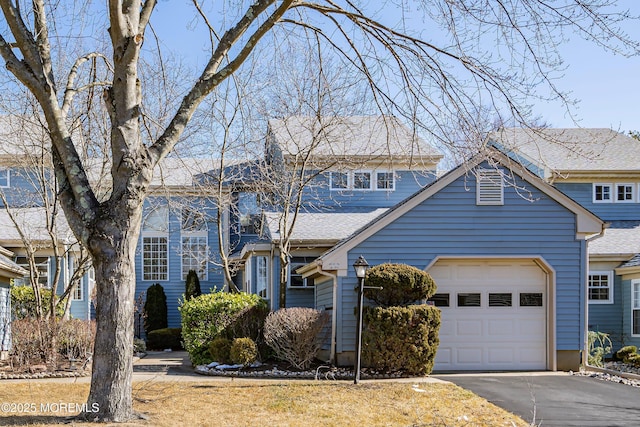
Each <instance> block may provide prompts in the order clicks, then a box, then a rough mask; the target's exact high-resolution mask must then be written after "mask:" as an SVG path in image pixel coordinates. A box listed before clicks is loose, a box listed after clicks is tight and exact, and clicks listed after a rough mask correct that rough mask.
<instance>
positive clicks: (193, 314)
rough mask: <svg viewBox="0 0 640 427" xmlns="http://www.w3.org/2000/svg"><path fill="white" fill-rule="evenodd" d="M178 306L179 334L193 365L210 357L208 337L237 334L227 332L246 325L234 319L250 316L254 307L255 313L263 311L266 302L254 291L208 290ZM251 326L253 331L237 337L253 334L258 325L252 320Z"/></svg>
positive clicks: (258, 327)
mask: <svg viewBox="0 0 640 427" xmlns="http://www.w3.org/2000/svg"><path fill="white" fill-rule="evenodd" d="M252 307H256V308H255V309H253V308H252ZM179 310H180V314H181V315H182V338H183V342H184V346H185V350H187V351H188V352H189V357H190V358H191V362H192V363H193V364H194V365H203V364H207V363H209V362H212V361H213V360H211V355H210V354H209V344H210V343H211V341H213V340H214V339H215V338H217V337H219V336H222V337H225V338H228V339H232V338H237V337H238V336H236V337H233V336H228V334H229V335H233V331H236V330H238V329H242V328H244V327H246V326H247V325H238V324H237V323H238V322H240V323H242V322H244V321H245V320H246V317H245V316H249V317H251V316H253V314H247V313H248V312H251V313H253V312H254V310H255V312H256V313H257V312H260V313H264V312H265V311H266V310H267V302H266V301H265V300H264V299H263V298H261V297H259V296H257V295H254V294H247V293H244V292H237V293H227V292H212V293H210V294H204V295H200V296H199V297H195V298H191V299H189V300H184V301H182V302H181V303H180V307H179ZM256 316H257V315H256ZM254 326H255V328H256V329H257V331H254V332H253V334H247V335H241V336H240V337H242V336H248V337H253V336H255V335H256V334H259V330H261V325H259V322H258V321H256V322H255V324H254Z"/></svg>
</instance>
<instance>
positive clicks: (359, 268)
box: [353, 255, 369, 384]
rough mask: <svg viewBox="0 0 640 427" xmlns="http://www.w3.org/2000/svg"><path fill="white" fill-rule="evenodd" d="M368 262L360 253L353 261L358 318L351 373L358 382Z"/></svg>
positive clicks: (355, 381)
mask: <svg viewBox="0 0 640 427" xmlns="http://www.w3.org/2000/svg"><path fill="white" fill-rule="evenodd" d="M368 268H369V263H368V262H367V260H366V259H364V257H363V256H362V255H360V257H359V258H358V259H357V260H356V262H354V263H353V269H354V270H355V271H356V277H358V308H357V311H358V318H357V321H356V364H355V368H354V374H353V383H354V384H358V382H359V381H360V353H361V350H362V303H363V292H364V276H365V275H366V274H367V269H368Z"/></svg>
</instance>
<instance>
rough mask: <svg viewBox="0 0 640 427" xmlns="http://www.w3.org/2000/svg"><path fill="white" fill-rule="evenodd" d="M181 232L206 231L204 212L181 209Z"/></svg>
mask: <svg viewBox="0 0 640 427" xmlns="http://www.w3.org/2000/svg"><path fill="white" fill-rule="evenodd" d="M181 216H182V230H183V231H190V232H193V231H204V230H206V229H207V222H206V218H205V215H204V212H201V211H198V210H196V209H193V208H183V209H182V215H181Z"/></svg>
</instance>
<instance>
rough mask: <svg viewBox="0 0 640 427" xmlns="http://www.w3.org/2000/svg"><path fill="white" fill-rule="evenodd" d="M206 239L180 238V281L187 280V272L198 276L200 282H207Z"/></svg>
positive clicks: (200, 237)
mask: <svg viewBox="0 0 640 427" xmlns="http://www.w3.org/2000/svg"><path fill="white" fill-rule="evenodd" d="M207 255H208V251H207V238H206V237H202V236H199V237H183V238H182V280H186V279H187V274H189V270H193V271H195V272H196V273H197V274H198V278H199V279H201V280H207Z"/></svg>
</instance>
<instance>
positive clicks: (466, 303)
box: [458, 293, 480, 307]
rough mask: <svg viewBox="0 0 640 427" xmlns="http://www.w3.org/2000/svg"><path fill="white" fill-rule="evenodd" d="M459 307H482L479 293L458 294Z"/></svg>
mask: <svg viewBox="0 0 640 427" xmlns="http://www.w3.org/2000/svg"><path fill="white" fill-rule="evenodd" d="M458 307H480V294H479V293H462V294H458Z"/></svg>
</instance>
